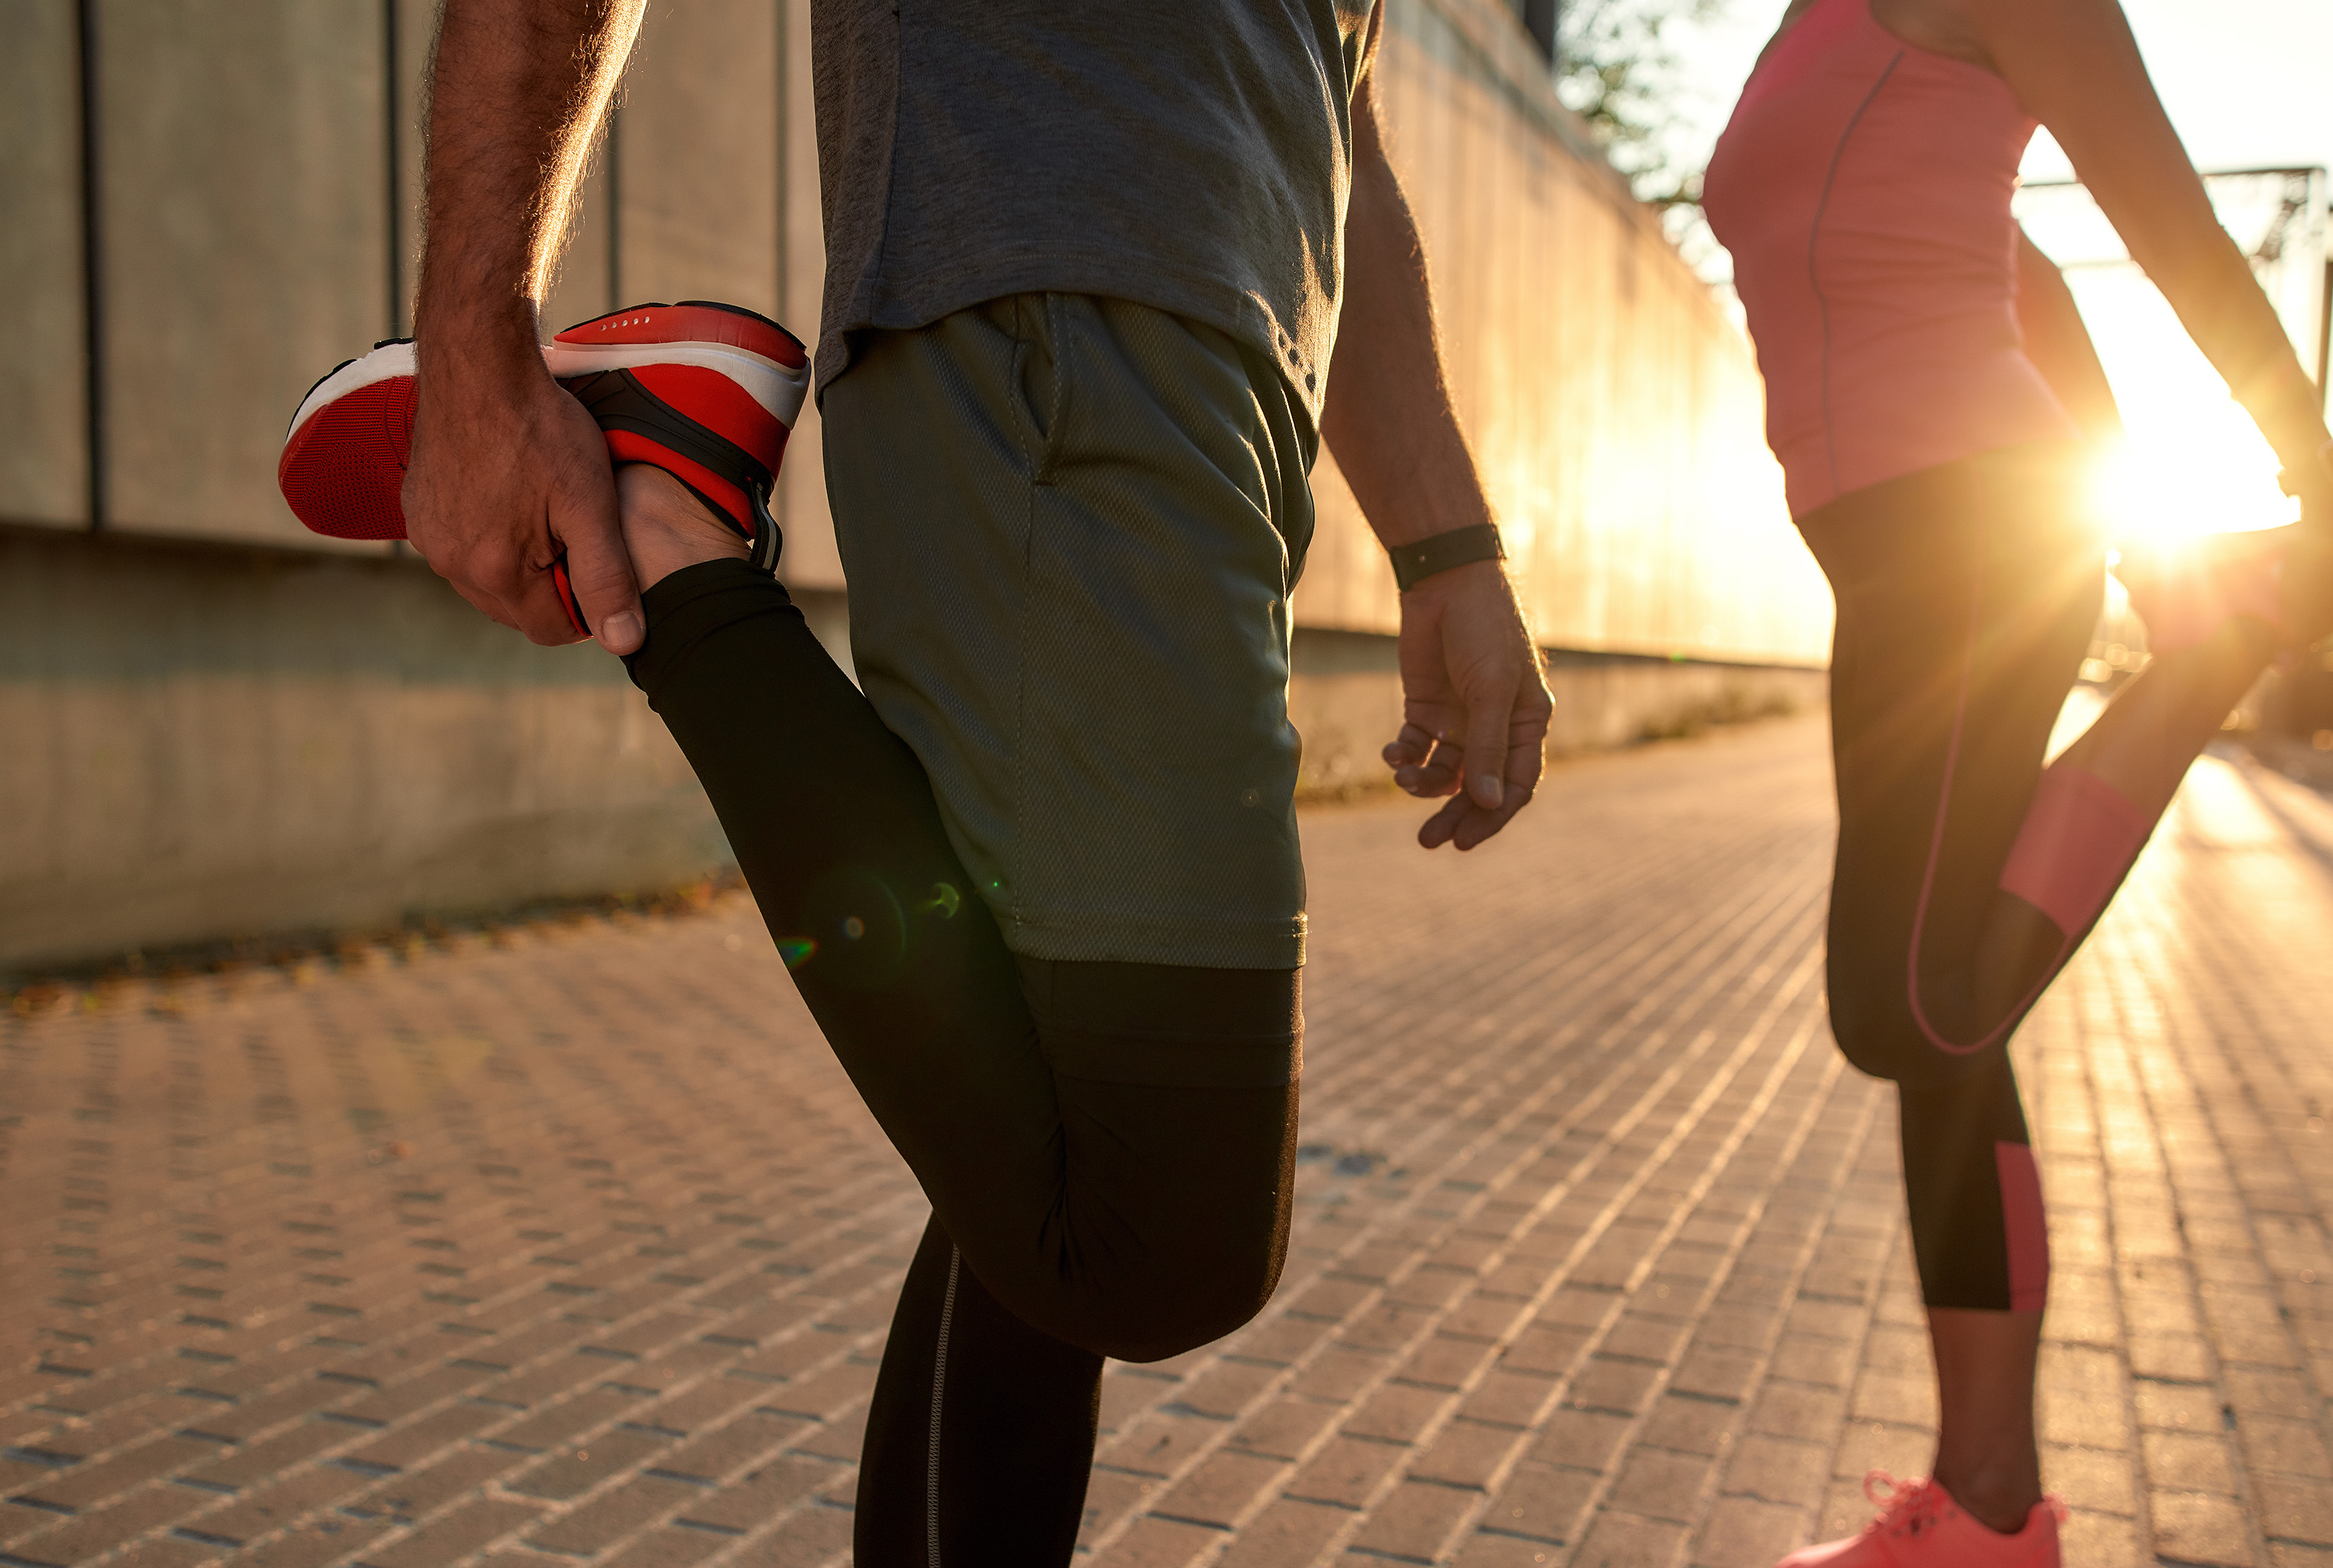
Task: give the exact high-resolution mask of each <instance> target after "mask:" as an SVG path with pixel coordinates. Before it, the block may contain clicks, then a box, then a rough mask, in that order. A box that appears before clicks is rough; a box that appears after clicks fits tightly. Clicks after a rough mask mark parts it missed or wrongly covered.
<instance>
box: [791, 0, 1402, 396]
mask: <svg viewBox="0 0 2333 1568" xmlns="http://www.w3.org/2000/svg"><path fill="white" fill-rule="evenodd" d="M1374 4H1375V0H1174V3H1173V4H1160V3H1157V0H1133V3H1131V4H1126V5H1108V4H1097V3H1096V0H813V4H812V6H811V32H812V39H811V51H812V69H813V74H814V77H815V80H816V85H817V99H818V143H819V176H820V179H821V185H822V187H823V198H824V204H825V209H826V212H825V217H826V265H827V272H826V300H825V310H824V314H823V319H822V321H821V328H820V335H819V346H818V384H819V387H821V390H823V388H824V387H825V386H826V384H827V383H828V382H830V381H831V380H832V379H833V378H834V377H835V376H836V375H837V374H839V373H840V371H841V369H842V368H843V366H844V364H845V363H846V362H847V360H848V358H849V354H850V344H849V334H850V333H851V332H853V331H856V330H859V329H861V328H866V327H883V328H911V327H920V326H924V325H926V323H929V322H932V321H936V320H939V319H940V318H941V317H942V316H945V315H947V314H949V313H951V312H952V311H959V310H963V309H965V308H966V307H967V306H971V305H974V304H977V303H979V302H980V301H984V300H993V299H999V298H1002V297H1003V296H1005V295H1008V294H1017V293H1026V292H1038V291H1050V292H1059V293H1079V294H1100V295H1107V296H1109V297H1111V298H1116V299H1123V300H1130V301H1135V302H1136V303H1138V304H1144V305H1150V306H1153V307H1156V308H1157V309H1159V310H1163V311H1173V312H1174V313H1176V314H1177V315H1181V316H1187V317H1190V318H1193V319H1195V320H1199V321H1203V322H1205V323H1207V324H1208V325H1210V326H1213V327H1216V328H1218V329H1220V330H1224V331H1225V332H1228V333H1230V334H1232V335H1233V336H1234V338H1236V339H1239V340H1241V341H1242V342H1244V343H1247V344H1249V345H1250V346H1252V347H1253V348H1255V349H1258V350H1260V351H1262V352H1264V353H1268V354H1270V355H1272V358H1273V359H1274V360H1275V361H1276V362H1277V363H1278V364H1279V366H1280V368H1281V369H1282V372H1283V373H1284V374H1285V375H1286V376H1287V378H1288V380H1289V384H1290V386H1291V387H1292V388H1293V389H1294V390H1295V391H1296V392H1297V394H1298V395H1299V396H1300V397H1301V398H1302V400H1303V403H1304V406H1305V407H1306V408H1307V409H1308V410H1310V411H1311V415H1312V417H1313V418H1314V420H1315V421H1316V422H1317V421H1318V419H1319V417H1320V397H1321V394H1322V392H1323V391H1324V390H1325V389H1326V386H1327V382H1328V372H1329V351H1330V346H1331V344H1332V343H1333V342H1334V340H1335V337H1336V330H1337V302H1338V298H1339V291H1340V288H1341V285H1342V282H1343V275H1344V220H1345V205H1346V199H1347V196H1348V194H1349V191H1350V188H1351V166H1352V119H1351V106H1352V97H1353V89H1354V84H1355V83H1356V82H1357V81H1359V78H1360V73H1361V70H1362V67H1363V62H1364V58H1365V51H1366V49H1367V48H1368V44H1369V41H1370V39H1371V37H1372V31H1371V27H1370V13H1371V8H1372V5H1374Z"/></svg>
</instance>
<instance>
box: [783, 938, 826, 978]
mask: <svg viewBox="0 0 2333 1568" xmlns="http://www.w3.org/2000/svg"><path fill="white" fill-rule="evenodd" d="M816 951H818V943H816V942H812V941H811V939H810V938H808V937H806V936H782V937H780V938H778V956H779V957H780V958H782V959H783V960H785V961H786V967H787V968H788V969H790V970H791V969H800V968H802V965H803V964H805V963H808V962H809V961H810V959H811V954H812V953H815V952H816Z"/></svg>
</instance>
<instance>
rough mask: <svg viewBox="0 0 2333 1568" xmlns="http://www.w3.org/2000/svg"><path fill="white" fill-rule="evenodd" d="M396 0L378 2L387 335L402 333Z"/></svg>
mask: <svg viewBox="0 0 2333 1568" xmlns="http://www.w3.org/2000/svg"><path fill="white" fill-rule="evenodd" d="M397 23H398V15H397V0H380V27H381V33H380V37H381V45H380V72H381V98H382V100H383V101H384V102H385V103H386V104H387V105H388V106H389V114H388V120H387V123H386V124H385V125H384V127H383V137H382V152H383V154H384V161H385V162H386V163H387V164H388V166H389V336H390V337H392V338H402V337H404V336H405V335H406V332H405V126H404V123H403V121H404V118H405V117H404V106H403V103H402V102H401V101H400V100H401V97H402V94H401V92H400V89H401V88H402V87H403V86H404V81H403V80H402V79H403V76H404V72H403V71H402V70H401V69H400V62H399V61H398V51H397Z"/></svg>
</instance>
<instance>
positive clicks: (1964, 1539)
mask: <svg viewBox="0 0 2333 1568" xmlns="http://www.w3.org/2000/svg"><path fill="white" fill-rule="evenodd" d="M1863 1495H1864V1496H1867V1497H1868V1498H1870V1499H1871V1501H1872V1503H1873V1505H1874V1506H1877V1508H1878V1509H1879V1511H1880V1512H1879V1517H1877V1519H1874V1520H1873V1521H1872V1522H1871V1523H1870V1524H1868V1525H1865V1526H1864V1527H1863V1534H1861V1535H1851V1536H1849V1537H1848V1538H1847V1539H1846V1540H1844V1541H1827V1542H1825V1543H1824V1544H1821V1545H1819V1546H1809V1547H1806V1548H1804V1549H1802V1550H1800V1551H1797V1552H1793V1553H1791V1554H1790V1555H1789V1556H1787V1557H1785V1558H1783V1559H1782V1560H1781V1562H1780V1563H1776V1564H1775V1565H1774V1568H2059V1559H2058V1521H2059V1518H2060V1517H2061V1516H2062V1515H2064V1514H2065V1511H2066V1506H2065V1505H2064V1504H2063V1503H2060V1502H2059V1501H2058V1499H2057V1498H2055V1497H2044V1498H2042V1499H2041V1500H2040V1502H2038V1503H2036V1504H2034V1505H2033V1511H2032V1512H2031V1513H2030V1514H2028V1515H2026V1516H2025V1528H2023V1529H2022V1530H2020V1531H2019V1532H2017V1534H2016V1535H2002V1534H2001V1532H1999V1531H1998V1530H1989V1529H1987V1528H1986V1527H1985V1526H1984V1525H1980V1524H1978V1523H1977V1522H1976V1521H1975V1520H1974V1519H1972V1518H1970V1517H1969V1516H1968V1515H1966V1514H1964V1513H1963V1512H1962V1511H1961V1506H1960V1505H1959V1504H1957V1503H1955V1502H1954V1501H1953V1497H1952V1494H1951V1493H1949V1492H1947V1491H1945V1490H1944V1487H1940V1486H1938V1485H1937V1484H1936V1483H1935V1482H1934V1481H1899V1480H1897V1479H1896V1478H1895V1477H1893V1476H1890V1475H1888V1474H1887V1472H1886V1471H1884V1470H1874V1471H1872V1472H1871V1473H1870V1474H1869V1475H1867V1476H1866V1477H1863Z"/></svg>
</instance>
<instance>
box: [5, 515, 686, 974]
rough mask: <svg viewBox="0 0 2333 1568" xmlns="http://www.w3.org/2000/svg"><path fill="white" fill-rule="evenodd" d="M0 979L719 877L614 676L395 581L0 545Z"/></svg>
mask: <svg viewBox="0 0 2333 1568" xmlns="http://www.w3.org/2000/svg"><path fill="white" fill-rule="evenodd" d="M0 627H5V634H0V736H5V737H6V741H5V744H0V800H5V802H6V803H7V808H6V809H5V811H0V966H5V967H22V966H25V965H30V964H37V963H40V962H43V961H63V960H72V959H77V958H82V957H86V956H89V955H91V954H102V953H105V952H109V951H110V952H119V951H122V950H123V949H126V948H134V947H154V946H165V945H168V944H172V943H180V942H197V941H203V940H207V939H211V938H216V937H221V936H230V935H238V934H244V933H251V932H265V931H271V930H283V929H298V928H351V927H353V928H364V927H369V926H378V925H380V924H383V923H395V922H396V921H397V920H398V918H399V917H400V916H403V915H405V914H407V913H414V912H419V911H430V912H446V911H456V910H461V909H464V908H466V907H483V906H492V905H496V904H510V903H513V902H515V901H517V900H520V899H523V898H530V897H537V896H558V895H562V894H578V895H581V894H599V893H605V892H611V891H625V890H638V891H643V892H646V891H654V890H656V889H658V888H661V887H665V886H668V885H670V884H673V883H675V882H677V881H680V880H682V879H683V878H684V877H686V876H687V875H690V874H691V873H693V872H699V871H702V870H705V869H707V868H710V867H712V866H714V865H718V864H720V863H721V862H722V861H723V860H724V858H725V856H726V846H725V844H724V842H723V840H722V837H721V834H720V830H719V829H718V827H716V826H715V824H714V821H713V817H712V811H711V809H710V808H709V807H707V806H706V801H705V797H704V794H703V792H702V791H701V790H699V789H697V787H696V779H694V778H693V777H692V776H691V775H690V773H689V771H688V767H687V764H686V762H684V761H683V760H682V759H681V756H680V753H679V750H678V748H677V747H676V746H674V744H673V743H672V739H671V737H670V736H669V735H667V733H666V732H665V729H664V726H663V724H662V723H661V722H658V720H657V718H656V716H655V714H653V713H651V712H648V708H647V705H646V704H645V703H642V702H641V701H640V700H639V698H638V693H636V692H635V691H634V690H633V688H632V686H631V684H630V683H629V681H628V680H627V679H626V678H625V675H624V671H623V666H622V665H621V664H619V663H618V662H617V661H616V660H615V659H613V658H611V657H610V656H608V655H605V654H601V653H600V652H599V651H598V650H597V649H596V648H538V647H535V646H533V645H531V644H529V643H527V642H526V641H524V640H523V639H522V638H519V637H514V636H510V635H509V634H507V633H505V632H504V630H503V629H502V628H501V627H499V626H494V624H493V623H491V622H489V621H487V620H485V619H484V618H482V617H479V616H476V615H475V614H473V613H472V612H471V611H470V608H469V607H468V606H466V605H465V604H464V603H462V601H461V600H459V599H457V598H455V597H454V596H453V595H451V594H449V593H447V592H446V590H445V587H444V585H443V584H442V583H440V582H438V581H437V578H435V577H433V576H432V575H431V574H430V572H429V570H428V569H427V567H425V566H423V565H422V564H421V563H420V562H419V561H418V560H416V559H410V558H408V559H404V560H394V559H385V558H380V557H374V558H371V559H351V558H349V557H345V556H341V557H335V556H324V555H317V554H314V553H311V552H304V551H302V552H294V551H290V550H269V549H265V548H264V547H236V546H220V545H211V544H195V543H183V542H155V541H150V540H131V539H128V538H120V537H109V536H106V535H102V534H101V535H97V536H93V537H92V536H89V535H69V534H58V533H54V532H52V531H45V530H35V529H29V528H0Z"/></svg>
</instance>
